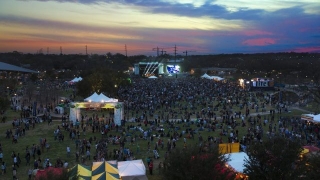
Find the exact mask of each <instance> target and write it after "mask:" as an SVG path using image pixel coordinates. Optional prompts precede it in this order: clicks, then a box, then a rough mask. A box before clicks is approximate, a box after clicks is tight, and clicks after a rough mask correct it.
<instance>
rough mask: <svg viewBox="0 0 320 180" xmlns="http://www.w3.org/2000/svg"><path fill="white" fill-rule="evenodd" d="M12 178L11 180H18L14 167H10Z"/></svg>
mask: <svg viewBox="0 0 320 180" xmlns="http://www.w3.org/2000/svg"><path fill="white" fill-rule="evenodd" d="M12 177H13V180H16V179H18V178H17V168H16V167H15V165H12Z"/></svg>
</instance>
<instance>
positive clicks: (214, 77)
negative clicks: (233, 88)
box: [201, 73, 224, 81]
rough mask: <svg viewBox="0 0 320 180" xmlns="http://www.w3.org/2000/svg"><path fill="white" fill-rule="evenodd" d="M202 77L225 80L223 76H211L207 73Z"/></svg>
mask: <svg viewBox="0 0 320 180" xmlns="http://www.w3.org/2000/svg"><path fill="white" fill-rule="evenodd" d="M201 78H204V79H213V80H215V81H222V80H224V78H222V77H219V76H209V75H208V74H207V73H205V74H204V75H202V76H201Z"/></svg>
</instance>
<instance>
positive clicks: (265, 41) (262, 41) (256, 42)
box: [242, 38, 276, 46]
mask: <svg viewBox="0 0 320 180" xmlns="http://www.w3.org/2000/svg"><path fill="white" fill-rule="evenodd" d="M275 43H276V40H275V39H271V38H259V39H248V40H245V41H244V42H243V43H242V44H244V45H248V46H268V45H271V44H275Z"/></svg>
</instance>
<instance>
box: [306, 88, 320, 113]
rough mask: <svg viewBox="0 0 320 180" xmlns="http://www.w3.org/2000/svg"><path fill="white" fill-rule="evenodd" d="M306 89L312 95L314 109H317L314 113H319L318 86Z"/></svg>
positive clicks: (319, 91)
mask: <svg viewBox="0 0 320 180" xmlns="http://www.w3.org/2000/svg"><path fill="white" fill-rule="evenodd" d="M308 90H309V92H310V95H311V97H312V100H313V103H314V107H315V110H317V111H318V112H315V113H319V111H320V87H312V88H308Z"/></svg>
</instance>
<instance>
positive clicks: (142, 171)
mask: <svg viewBox="0 0 320 180" xmlns="http://www.w3.org/2000/svg"><path fill="white" fill-rule="evenodd" d="M69 172H70V175H69V178H70V179H72V178H73V177H78V179H80V180H81V179H82V180H120V179H121V180H133V179H137V180H147V179H148V178H147V176H146V167H145V165H144V163H143V161H142V160H141V159H140V160H133V161H118V162H117V161H104V162H93V163H92V166H85V165H80V164H78V165H75V166H74V167H73V168H71V169H70V170H69Z"/></svg>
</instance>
